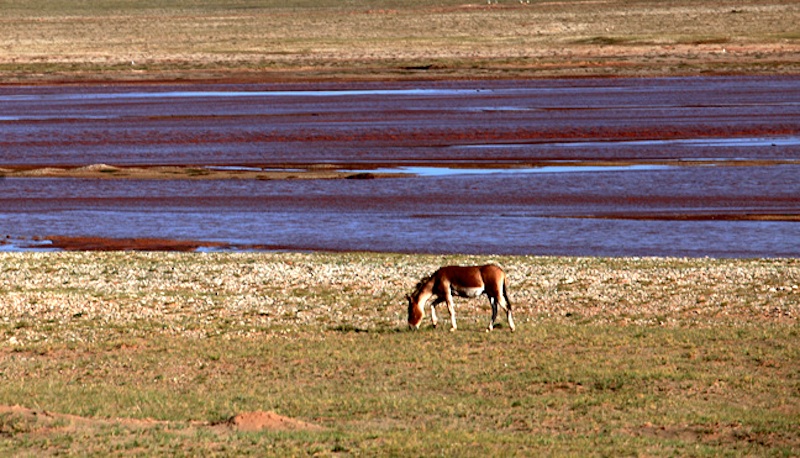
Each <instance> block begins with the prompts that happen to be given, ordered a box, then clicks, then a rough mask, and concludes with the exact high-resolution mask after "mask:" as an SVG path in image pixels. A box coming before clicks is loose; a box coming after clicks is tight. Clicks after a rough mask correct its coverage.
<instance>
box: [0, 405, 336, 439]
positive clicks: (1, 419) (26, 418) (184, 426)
mask: <svg viewBox="0 0 800 458" xmlns="http://www.w3.org/2000/svg"><path fill="white" fill-rule="evenodd" d="M154 426H161V427H163V428H167V429H180V430H182V431H183V432H185V433H196V432H197V430H199V429H208V430H212V429H213V430H214V431H215V432H218V433H219V432H225V431H226V430H228V431H243V432H254V431H321V430H323V428H322V427H321V426H318V425H315V424H312V423H308V422H305V421H301V420H296V419H293V418H289V417H285V416H283V415H279V414H277V413H275V412H272V411H254V412H243V413H240V414H237V415H234V416H233V417H231V418H229V419H228V420H226V421H223V422H218V423H210V422H202V421H191V422H177V421H173V422H170V421H163V420H153V419H137V418H92V417H82V416H79V415H70V414H64V413H58V412H50V411H46V410H40V409H32V408H28V407H23V406H20V405H13V406H9V405H0V437H1V436H3V435H4V434H5V435H13V434H19V433H33V434H38V435H45V436H46V435H49V434H53V433H57V432H62V433H71V434H75V433H77V432H79V431H89V430H93V429H99V428H107V427H118V428H126V429H142V428H151V427H154Z"/></svg>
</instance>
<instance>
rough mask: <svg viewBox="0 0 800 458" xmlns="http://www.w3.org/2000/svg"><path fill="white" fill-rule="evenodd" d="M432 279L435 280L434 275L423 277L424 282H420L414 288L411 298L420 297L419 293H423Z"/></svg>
mask: <svg viewBox="0 0 800 458" xmlns="http://www.w3.org/2000/svg"><path fill="white" fill-rule="evenodd" d="M431 278H433V275H428V276H427V277H422V280H420V281H419V282H418V283H417V285H416V286H414V291H412V292H411V297H417V295H419V293H420V292H421V291H422V288H424V287H425V285H426V284H427V283H428V282H429V281H431Z"/></svg>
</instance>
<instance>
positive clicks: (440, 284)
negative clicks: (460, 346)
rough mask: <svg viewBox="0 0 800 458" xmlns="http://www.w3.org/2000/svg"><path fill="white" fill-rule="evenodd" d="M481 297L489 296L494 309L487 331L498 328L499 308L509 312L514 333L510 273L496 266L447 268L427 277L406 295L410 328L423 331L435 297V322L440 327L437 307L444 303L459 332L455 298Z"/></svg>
mask: <svg viewBox="0 0 800 458" xmlns="http://www.w3.org/2000/svg"><path fill="white" fill-rule="evenodd" d="M481 294H486V295H487V296H488V297H489V304H491V306H492V321H490V322H489V327H488V328H487V331H491V330H492V329H493V328H494V323H495V320H496V319H497V307H498V306H500V307H502V308H503V309H504V310H505V311H506V317H507V318H508V326H509V327H510V328H511V331H512V332H513V331H514V329H515V327H514V319H513V318H512V317H511V301H509V300H508V292H507V289H506V274H505V272H503V269H501V268H500V267H498V266H496V265H494V264H487V265H485V266H446V267H442V268H440V269H439V270H437V271H436V272H434V273H433V275H431V276H429V277H425V278H423V279H422V280H420V282H419V283H417V286H416V287H415V288H414V292H413V293H411V294H410V295H407V296H406V299H408V327H409V328H410V329H413V330H416V329H419V325H420V323H422V319H423V318H425V304H426V303H427V302H428V299H430V298H431V297H433V296H436V299H435V300H434V301H433V303H431V320H432V321H433V327H436V324H437V322H438V319H437V318H436V306H437V305H438V304H440V303H442V302H444V303H445V304H447V311H448V312H450V322H451V324H452V327H451V328H450V330H451V331H455V330H456V313H455V306H454V304H453V296H459V297H468V298H475V297H478V296H480V295H481Z"/></svg>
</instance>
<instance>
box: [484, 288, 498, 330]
mask: <svg viewBox="0 0 800 458" xmlns="http://www.w3.org/2000/svg"><path fill="white" fill-rule="evenodd" d="M489 304H490V305H491V306H492V321H490V322H489V327H488V328H486V331H491V330H492V329H494V323H495V322H496V321H497V299H495V298H493V297H491V296H489Z"/></svg>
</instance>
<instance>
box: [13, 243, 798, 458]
mask: <svg viewBox="0 0 800 458" xmlns="http://www.w3.org/2000/svg"><path fill="white" fill-rule="evenodd" d="M488 260H490V259H487V258H485V257H481V258H477V257H465V256H448V257H441V256H408V255H392V254H324V253H320V254H196V253H195V254H192V253H189V254H176V253H172V254H170V253H119V252H117V253H24V254H8V253H7V254H2V255H0V307H1V308H2V310H1V311H0V312H1V313H0V316H1V317H2V318H0V406H2V405H6V406H13V405H15V404H20V405H22V406H24V407H26V408H28V409H23V408H16V409H14V408H8V407H6V408H0V453H5V454H19V453H23V454H24V453H30V454H42V453H46V454H90V455H91V454H98V455H107V454H109V453H110V454H116V455H128V456H133V455H153V454H169V455H174V454H192V455H196V454H203V455H208V454H233V453H236V454H258V455H262V454H268V455H276V456H277V455H281V456H285V455H287V454H289V455H297V454H321V455H330V454H338V453H351V454H368V455H381V456H385V455H409V454H416V455H431V454H445V455H458V456H487V455H505V456H507V455H509V454H524V455H540V454H543V453H544V454H557V455H561V454H578V455H593V454H594V455H605V456H607V455H622V454H637V453H645V454H647V455H676V454H677V455H687V454H690V455H709V456H718V455H720V454H734V455H796V454H797V453H798V452H800V434H798V432H797V430H796V425H797V423H798V421H800V378H798V376H799V375H800V374H799V373H798V366H797V361H798V359H799V358H800V354H798V348H797V345H796V342H797V337H798V332H800V329H799V328H798V317H800V300H798V299H799V297H798V295H799V294H800V291H798V284H799V283H800V264H798V261H797V260H713V259H658V258H653V259H634V258H631V259H603V258H537V257H499V258H496V259H494V261H497V262H499V263H501V264H502V265H503V266H504V267H505V268H506V270H507V272H508V274H509V278H510V282H511V298H512V301H513V303H514V305H515V313H516V319H517V324H518V330H517V332H516V333H513V334H512V333H510V332H508V328H507V327H504V326H501V327H500V328H499V329H498V330H496V331H495V332H493V333H491V334H488V333H486V332H484V327H485V325H486V323H487V320H488V317H489V312H488V305H487V304H486V303H485V301H484V300H475V301H465V300H460V301H458V302H457V307H458V318H459V330H458V332H455V333H450V332H447V331H446V330H444V329H436V330H433V329H431V328H429V327H427V326H424V329H423V330H422V331H420V332H416V333H413V332H407V331H406V330H405V328H406V325H405V318H406V317H405V309H404V305H403V300H402V296H403V294H404V293H406V292H408V291H409V290H410V289H411V287H412V286H413V285H414V283H415V282H416V281H417V280H418V279H419V277H421V276H423V275H424V274H428V273H430V272H431V271H432V270H433V269H435V268H436V267H437V266H439V265H441V264H446V263H476V262H484V261H488ZM501 323H502V321H501ZM30 409H34V410H30ZM266 411H275V412H278V413H279V414H282V415H285V416H288V417H292V418H295V419H298V420H302V421H305V422H308V423H310V424H311V425H312V427H309V428H296V429H293V430H289V431H273V430H261V431H256V432H248V431H244V430H241V429H236V428H234V427H232V426H231V425H232V424H235V422H234V421H233V420H230V419H232V418H234V416H236V415H237V414H244V415H241V416H240V417H239V418H247V417H263V416H265V415H267V414H264V413H263V412H266ZM52 412H56V413H57V414H56V413H52ZM249 412H253V413H249ZM298 424H302V423H298ZM314 425H316V426H314Z"/></svg>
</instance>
